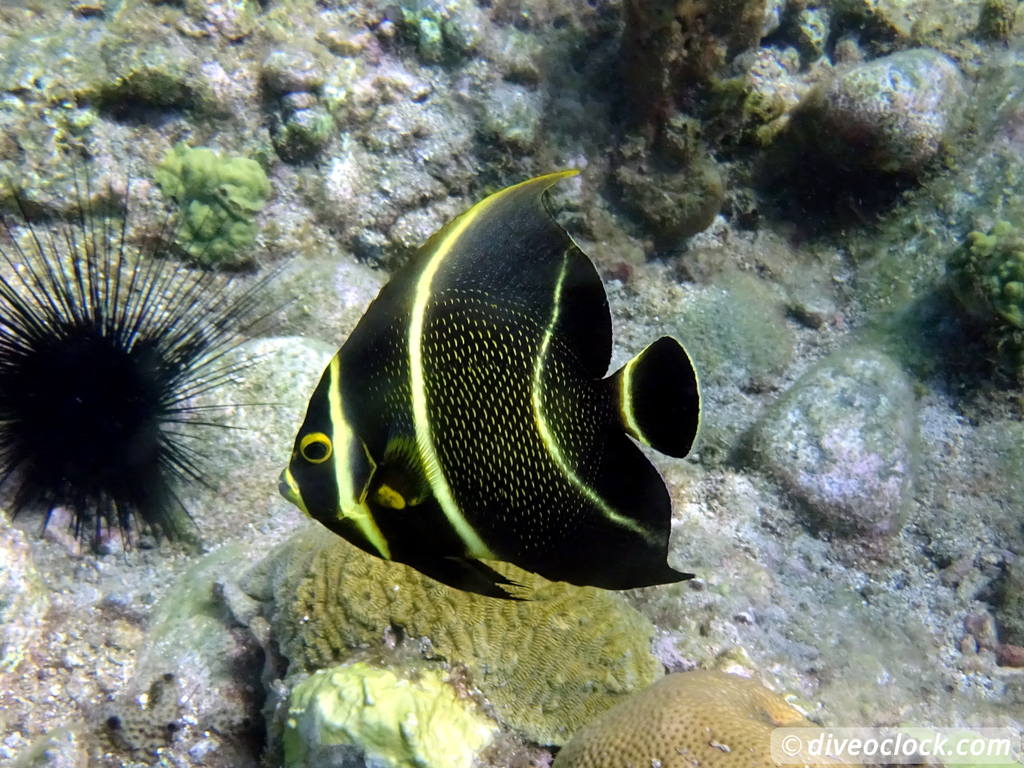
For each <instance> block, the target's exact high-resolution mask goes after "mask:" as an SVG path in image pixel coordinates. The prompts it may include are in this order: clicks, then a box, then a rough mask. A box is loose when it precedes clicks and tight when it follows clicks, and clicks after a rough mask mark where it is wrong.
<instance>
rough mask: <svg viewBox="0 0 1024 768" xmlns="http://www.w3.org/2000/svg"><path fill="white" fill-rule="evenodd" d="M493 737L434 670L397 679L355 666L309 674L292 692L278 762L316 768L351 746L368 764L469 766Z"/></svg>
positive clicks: (488, 723) (289, 767) (491, 727)
mask: <svg viewBox="0 0 1024 768" xmlns="http://www.w3.org/2000/svg"><path fill="white" fill-rule="evenodd" d="M496 732H497V726H496V725H495V723H494V722H493V721H492V720H490V719H488V718H487V717H484V716H483V715H482V714H480V713H479V712H478V711H476V705H475V704H473V702H471V701H469V700H464V699H463V700H460V699H459V698H458V697H457V695H456V692H455V689H454V688H452V686H451V685H449V684H448V683H447V682H446V681H445V680H444V679H443V678H442V676H441V674H440V673H439V672H438V671H437V670H433V669H420V670H416V671H415V673H414V674H411V675H410V676H409V677H401V676H399V675H397V674H395V673H394V672H392V671H390V670H387V669H380V668H375V667H371V666H370V665H368V664H365V663H362V662H357V663H355V664H350V665H343V666H337V667H332V668H330V669H324V670H319V671H317V672H314V673H313V674H312V675H311V676H310V677H309V678H307V679H306V680H303V681H302V682H301V683H299V684H298V685H296V686H295V687H294V688H293V689H292V692H291V698H290V701H289V709H288V725H287V729H286V730H285V733H284V765H285V766H286V768H318V767H319V766H322V765H325V764H326V762H328V761H327V760H325V758H328V757H329V754H328V753H330V752H332V751H333V752H338V751H339V750H338V747H339V746H340V745H352V746H354V747H357V748H358V749H359V751H361V752H364V753H365V755H366V760H367V762H369V763H371V764H373V765H382V766H388V767H389V768H471V766H473V765H475V763H474V759H475V758H476V757H477V755H478V754H479V753H480V752H481V751H482V750H483V749H484V748H486V747H487V746H488V745H489V744H490V743H491V741H492V740H493V739H494V736H495V734H496ZM330 764H332V765H333V764H334V762H333V761H330Z"/></svg>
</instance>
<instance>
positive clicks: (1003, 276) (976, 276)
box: [950, 221, 1024, 376]
mask: <svg viewBox="0 0 1024 768" xmlns="http://www.w3.org/2000/svg"><path fill="white" fill-rule="evenodd" d="M950 278H951V286H952V288H953V291H954V293H955V294H956V295H957V298H959V299H960V302H961V303H962V304H963V306H964V308H965V309H966V310H967V311H968V312H969V313H970V314H971V315H973V316H974V317H975V318H977V319H978V320H980V321H982V322H983V323H985V324H986V325H987V326H988V327H989V329H990V335H991V336H992V338H993V342H994V345H995V347H996V348H997V349H999V350H1000V351H1001V352H1002V353H1003V354H1004V355H1005V356H1006V357H1007V359H1008V360H1009V362H1010V363H1011V365H1012V366H1013V367H1014V369H1015V370H1016V371H1017V372H1018V374H1020V375H1022V376H1024V237H1022V236H1021V231H1020V229H1019V228H1017V227H1015V226H1013V225H1012V224H1010V223H1009V222H1006V221H1000V222H999V223H997V224H996V225H995V226H994V227H993V228H992V229H991V231H989V232H988V233H984V232H971V233H970V234H969V235H968V236H967V242H965V243H964V244H963V245H962V246H961V247H960V248H959V249H958V250H957V252H956V253H955V254H954V255H953V258H952V259H951V262H950Z"/></svg>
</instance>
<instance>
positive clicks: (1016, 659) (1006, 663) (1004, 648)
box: [996, 643, 1024, 667]
mask: <svg viewBox="0 0 1024 768" xmlns="http://www.w3.org/2000/svg"><path fill="white" fill-rule="evenodd" d="M996 662H997V663H998V664H999V666H1001V667H1024V647H1021V646H1019V645H1011V644H1010V643H1000V644H999V645H997V646H996Z"/></svg>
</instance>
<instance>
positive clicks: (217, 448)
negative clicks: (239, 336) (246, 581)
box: [182, 286, 362, 543]
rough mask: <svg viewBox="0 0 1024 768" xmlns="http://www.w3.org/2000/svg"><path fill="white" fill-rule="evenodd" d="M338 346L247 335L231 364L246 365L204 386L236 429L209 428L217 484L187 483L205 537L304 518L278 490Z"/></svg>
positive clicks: (228, 536)
mask: <svg viewBox="0 0 1024 768" xmlns="http://www.w3.org/2000/svg"><path fill="white" fill-rule="evenodd" d="M285 288H286V286H281V287H280V289H281V290H282V291H283V290H285ZM291 295H292V296H296V295H298V294H297V293H293V294H291ZM360 296H362V294H360ZM336 351H337V348H336V347H335V346H334V345H330V344H325V343H323V342H318V341H315V340H313V339H306V338H296V337H284V338H265V339H254V340H252V341H249V342H246V343H245V344H243V345H241V346H240V347H238V348H237V349H235V350H232V351H231V352H230V353H229V354H228V355H227V356H226V357H225V359H224V363H225V365H235V364H236V363H237V364H240V365H241V369H240V370H239V371H238V372H237V373H236V374H235V375H234V376H233V377H232V380H231V381H229V382H224V383H222V384H221V385H220V386H219V387H218V388H216V389H214V390H211V391H209V392H204V393H203V394H202V395H201V397H199V398H197V403H196V404H197V406H199V407H208V408H216V412H218V413H219V414H223V417H222V419H223V421H224V423H226V424H228V425H229V426H230V427H231V429H230V430H221V431H219V432H216V433H213V434H208V435H206V436H205V437H206V438H207V439H208V440H209V442H207V443H206V444H205V445H204V446H203V447H204V449H205V452H206V455H207V463H206V466H207V468H208V472H207V475H206V476H207V477H208V478H209V480H210V484H211V487H209V488H207V487H203V486H198V485H193V486H190V487H189V488H188V489H184V490H183V491H182V501H183V503H184V504H185V506H186V507H187V508H188V509H189V510H190V512H191V514H192V517H193V519H194V520H195V522H196V524H197V526H198V530H199V532H200V535H201V536H202V540H203V542H211V543H212V542H216V543H226V542H229V541H233V540H236V539H238V538H239V537H245V536H247V535H254V534H255V535H258V536H265V535H266V534H267V533H269V532H271V531H272V530H274V529H280V528H282V527H285V528H286V527H288V526H291V525H294V524H295V523H296V522H298V520H299V519H300V514H301V513H297V512H293V507H292V505H290V504H288V503H287V502H286V501H285V500H284V499H283V498H281V497H280V496H279V494H278V493H277V476H278V475H279V474H280V472H281V470H282V469H283V468H284V466H285V464H287V462H288V456H289V454H290V453H291V449H292V444H293V441H294V439H295V430H296V428H297V426H298V422H297V420H298V419H300V418H301V414H303V413H304V412H305V410H306V404H307V403H308V402H309V396H310V395H311V394H312V392H313V389H314V388H315V387H316V382H317V381H318V380H319V378H320V375H321V373H323V369H324V367H325V366H326V365H327V361H328V360H330V358H331V356H332V355H333V354H334V353H335V352H336ZM225 403H228V404H229V405H224V404H225ZM263 404H266V405H263ZM271 404H272V405H271ZM253 478H259V479H260V481H259V482H253ZM275 505H276V506H275Z"/></svg>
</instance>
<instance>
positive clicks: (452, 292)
mask: <svg viewBox="0 0 1024 768" xmlns="http://www.w3.org/2000/svg"><path fill="white" fill-rule="evenodd" d="M572 173H574V172H571V171H570V172H562V173H556V174H549V175H547V176H541V177H538V178H535V179H531V180H529V181H526V182H523V183H522V184H518V185H515V186H513V187H508V188H506V189H504V190H501V191H499V192H497V193H495V194H494V195H491V196H490V197H488V198H486V199H485V200H483V201H482V202H480V203H478V204H477V205H475V206H474V207H473V208H471V209H469V210H468V211H466V212H465V213H463V214H462V215H461V216H459V217H458V218H456V219H455V220H453V221H452V222H450V223H449V224H448V225H446V226H445V227H444V228H442V229H441V230H440V231H439V232H437V233H436V234H435V235H433V236H432V237H431V238H430V239H429V240H428V241H427V242H426V243H425V244H424V245H423V246H422V247H421V248H420V250H419V251H418V252H417V254H416V256H415V257H414V258H413V260H412V261H411V262H410V263H409V264H407V265H406V266H404V267H403V268H402V269H400V270H399V271H398V272H396V274H395V275H394V276H393V278H392V279H391V281H390V282H389V283H388V284H387V285H386V286H385V287H384V288H383V289H382V290H381V292H380V294H379V295H378V296H377V298H376V299H375V300H374V301H373V302H372V303H371V304H370V306H369V307H368V308H367V311H366V313H365V314H364V316H363V317H362V319H361V320H360V321H359V323H358V325H357V326H356V328H355V330H354V331H353V332H352V334H351V335H350V336H349V338H348V340H347V341H346V342H345V344H344V345H343V346H342V347H341V349H340V350H339V351H338V353H337V355H336V356H335V357H334V358H333V359H332V360H331V362H330V364H329V365H328V367H327V370H326V371H325V372H324V375H323V377H322V379H321V381H320V383H319V385H318V386H317V389H316V390H315V392H314V393H313V396H312V398H311V400H310V404H309V408H308V411H307V414H306V419H305V422H304V423H303V425H302V428H301V429H300V430H299V433H298V436H297V437H296V442H295V450H294V451H293V454H292V459H291V462H290V464H289V467H288V469H287V470H285V472H284V473H283V474H282V479H281V487H282V492H283V493H284V494H285V496H286V497H287V498H289V499H290V500H292V501H293V502H295V503H296V504H297V505H298V506H299V507H300V508H302V509H304V511H306V512H307V513H308V514H310V515H311V516H313V517H314V518H316V519H317V520H319V521H320V522H321V523H323V524H324V525H325V526H326V527H327V528H329V529H331V530H332V531H334V532H335V533H337V534H339V535H341V536H343V537H345V538H346V539H348V540H349V541H351V542H352V543H354V544H356V545H357V546H359V547H361V548H362V549H364V550H366V551H367V552H370V553H372V554H375V555H378V556H380V557H384V558H387V559H391V560H396V561H399V562H403V563H407V564H409V565H411V566H413V567H415V568H417V569H419V570H420V571H422V572H424V573H426V574H427V575H430V576H432V577H434V578H436V579H438V580H439V581H442V582H445V583H447V584H449V585H452V586H455V587H459V588H462V589H467V590H470V591H474V592H479V593H481V594H487V595H493V596H497V597H507V596H508V593H507V592H506V591H505V590H503V589H502V588H501V587H500V586H498V584H501V583H508V582H507V581H506V580H505V579H504V578H503V577H501V576H500V574H498V573H497V572H496V571H494V570H493V569H491V568H489V567H487V566H486V565H484V564H483V563H481V562H480V560H481V559H484V560H492V559H493V560H504V561H507V562H511V563H514V564H516V565H518V566H520V567H522V568H525V569H527V570H530V571H534V572H536V573H539V574H541V575H542V576H545V577H546V578H549V579H554V580H563V581H569V582H572V583H575V584H581V585H583V584H585V585H593V586H598V587H605V588H609V589H624V588H629V587H638V586H646V585H651V584H661V583H667V582H672V581H679V580H681V579H685V578H689V577H690V574H685V573H680V572H677V571H675V570H673V569H672V568H670V567H669V566H668V565H667V564H666V562H665V557H666V552H667V547H668V534H669V522H670V517H671V504H670V500H669V496H668V492H667V490H666V488H665V485H664V483H663V481H662V479H661V477H660V475H659V474H658V472H657V470H655V468H654V467H653V465H651V463H650V462H649V461H648V460H647V458H646V457H644V455H643V453H642V452H641V451H640V450H639V448H637V446H636V445H634V444H633V442H632V441H631V440H630V438H629V437H627V434H630V435H632V436H633V437H634V438H635V439H637V440H639V441H641V442H645V443H647V444H649V445H651V446H653V447H654V448H656V449H657V450H659V451H662V452H664V453H667V454H669V455H672V456H684V455H685V454H686V453H687V452H688V451H689V449H690V446H691V444H692V442H693V439H694V437H695V435H696V431H697V425H698V420H699V398H698V389H697V379H696V375H695V373H694V371H693V367H692V365H691V363H690V360H689V358H688V356H687V355H686V352H685V351H684V350H683V348H682V346H681V345H679V343H678V342H676V341H675V340H674V339H671V338H668V337H665V338H662V339H659V340H658V341H656V342H654V343H653V344H652V345H650V346H649V347H648V348H647V349H646V350H644V352H642V353H641V354H640V355H638V356H637V357H636V358H634V359H633V360H631V361H630V362H629V363H627V365H626V366H624V367H623V369H621V370H620V371H619V372H618V373H616V374H615V375H613V376H611V377H608V378H604V376H605V373H606V371H607V368H608V363H609V359H610V357H611V342H612V329H611V318H610V315H609V311H608V303H607V298H606V296H605V292H604V288H603V286H602V285H601V281H600V278H599V276H598V274H597V272H596V270H595V269H594V266H593V264H592V263H591V262H590V260H589V259H588V258H587V256H586V255H585V254H584V253H583V252H582V251H581V250H580V249H579V248H578V247H577V246H576V245H575V243H574V242H573V241H572V239H571V238H570V237H569V235H568V234H567V233H566V232H565V230H563V229H562V228H561V227H560V226H559V225H558V224H557V223H556V222H555V221H554V219H552V218H551V216H550V214H549V213H548V211H547V209H546V207H545V201H544V192H545V190H546V189H547V188H548V187H550V186H551V185H552V184H554V183H555V182H556V181H558V180H559V179H561V178H564V177H565V176H568V175H571V174H572Z"/></svg>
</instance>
